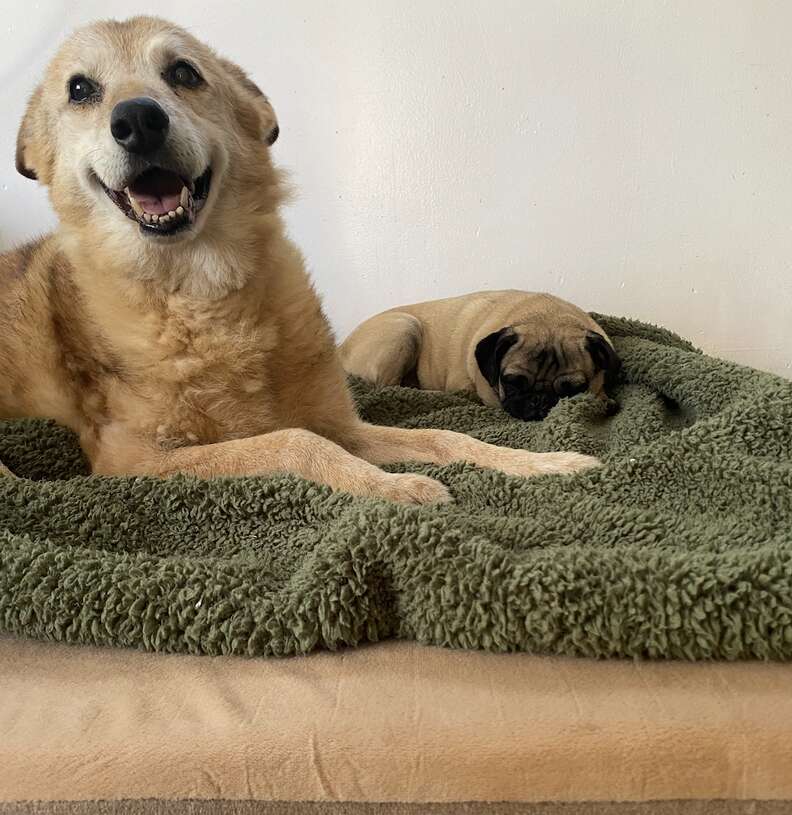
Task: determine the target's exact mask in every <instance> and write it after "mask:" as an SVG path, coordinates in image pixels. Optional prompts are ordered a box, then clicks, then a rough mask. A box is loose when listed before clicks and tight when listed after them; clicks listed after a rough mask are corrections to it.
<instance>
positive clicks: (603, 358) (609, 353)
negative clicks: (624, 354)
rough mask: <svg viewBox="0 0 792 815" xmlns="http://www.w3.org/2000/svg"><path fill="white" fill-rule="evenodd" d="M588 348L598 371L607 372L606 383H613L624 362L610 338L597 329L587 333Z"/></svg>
mask: <svg viewBox="0 0 792 815" xmlns="http://www.w3.org/2000/svg"><path fill="white" fill-rule="evenodd" d="M586 350H587V351H588V352H589V355H590V356H591V360H592V362H593V363H594V366H595V367H596V368H597V370H598V371H604V372H605V384H606V386H607V385H612V384H614V383H615V382H616V378H617V376H618V374H619V371H620V370H621V366H622V362H621V360H620V359H619V355H618V354H617V353H616V352H615V351H614V350H613V346H612V345H611V344H610V342H608V340H607V339H606V338H605V337H604V336H603V335H602V334H598V333H597V332H596V331H588V332H587V333H586Z"/></svg>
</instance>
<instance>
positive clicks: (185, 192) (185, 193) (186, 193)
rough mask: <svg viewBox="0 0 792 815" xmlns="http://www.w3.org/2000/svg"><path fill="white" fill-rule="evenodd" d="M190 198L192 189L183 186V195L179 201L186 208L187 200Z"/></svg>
mask: <svg viewBox="0 0 792 815" xmlns="http://www.w3.org/2000/svg"><path fill="white" fill-rule="evenodd" d="M189 200H190V191H189V190H188V189H187V187H182V191H181V196H180V197H179V202H180V203H181V205H182V206H183V207H184V208H185V209H186V208H187V202H188V201H189Z"/></svg>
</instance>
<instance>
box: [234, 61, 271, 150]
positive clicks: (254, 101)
mask: <svg viewBox="0 0 792 815" xmlns="http://www.w3.org/2000/svg"><path fill="white" fill-rule="evenodd" d="M220 64H221V65H222V66H223V68H224V69H225V70H226V71H227V72H228V73H229V74H231V76H232V77H233V78H234V79H235V80H236V81H237V84H238V85H239V86H240V90H241V92H242V98H241V99H240V101H239V104H238V105H236V106H235V107H236V111H235V112H236V114H237V118H238V119H239V121H240V124H241V125H242V127H244V128H245V129H246V130H247V131H248V132H250V133H251V134H252V135H253V136H255V138H258V139H261V141H263V142H265V143H266V144H267V145H269V146H270V147H271V146H272V145H273V144H275V142H276V140H277V138H278V136H279V135H280V127H279V126H278V117H277V116H276V115H275V109H274V108H273V107H272V104H271V103H270V100H269V99H268V98H267V97H266V96H265V95H264V92H263V91H262V90H261V88H259V86H258V85H257V84H256V83H255V82H254V81H253V80H252V79H251V78H250V77H249V76H248V75H247V74H246V73H245V72H244V71H243V70H242V69H241V68H240V67H239V66H238V65H235V64H234V63H233V62H231V61H230V60H228V59H223V58H220Z"/></svg>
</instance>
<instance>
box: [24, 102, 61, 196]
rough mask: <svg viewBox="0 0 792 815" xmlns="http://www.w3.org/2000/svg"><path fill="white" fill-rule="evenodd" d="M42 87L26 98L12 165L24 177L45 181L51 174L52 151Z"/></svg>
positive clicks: (46, 181)
mask: <svg viewBox="0 0 792 815" xmlns="http://www.w3.org/2000/svg"><path fill="white" fill-rule="evenodd" d="M45 119H46V117H45V115H44V104H43V101H42V90H41V88H40V87H38V88H36V90H35V91H33V95H32V96H31V97H30V100H29V101H28V104H27V108H26V110H25V115H24V116H23V117H22V124H21V125H20V126H19V132H18V133H17V142H16V168H17V172H19V173H21V174H22V175H23V176H25V178H32V179H33V180H34V181H36V180H38V181H41V183H42V184H48V183H49V181H50V178H51V177H52V165H53V162H54V156H55V150H54V146H53V144H52V142H51V140H50V132H49V128H48V127H47V123H46V121H45Z"/></svg>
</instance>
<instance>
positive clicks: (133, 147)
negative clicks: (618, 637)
mask: <svg viewBox="0 0 792 815" xmlns="http://www.w3.org/2000/svg"><path fill="white" fill-rule="evenodd" d="M169 124H170V120H169V119H168V114H167V113H165V111H164V110H163V109H162V108H161V107H160V106H159V105H158V104H157V103H156V102H155V101H154V100H153V99H149V98H147V97H145V96H139V97H138V98H137V99H126V100H125V101H123V102H119V103H118V104H117V105H116V106H115V107H114V108H113V112H112V114H111V115H110V132H111V133H112V134H113V138H114V139H115V140H116V141H117V142H118V143H119V144H120V145H121V146H122V147H123V148H124V150H126V151H127V152H129V153H153V152H154V151H155V150H157V149H158V148H160V147H162V145H163V144H164V143H165V137H166V136H167V135H168V125H169Z"/></svg>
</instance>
